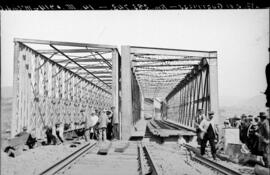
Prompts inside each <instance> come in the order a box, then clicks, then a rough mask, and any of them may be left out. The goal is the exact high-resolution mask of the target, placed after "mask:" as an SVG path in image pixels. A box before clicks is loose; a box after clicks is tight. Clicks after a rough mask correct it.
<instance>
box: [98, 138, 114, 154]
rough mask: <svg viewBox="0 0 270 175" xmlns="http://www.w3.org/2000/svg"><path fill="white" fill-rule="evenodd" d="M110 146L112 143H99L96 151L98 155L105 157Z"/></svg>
mask: <svg viewBox="0 0 270 175" xmlns="http://www.w3.org/2000/svg"><path fill="white" fill-rule="evenodd" d="M111 146H112V143H111V142H107V141H106V142H100V144H99V149H98V152H97V153H98V154H101V155H106V154H108V152H109V150H110V148H111Z"/></svg>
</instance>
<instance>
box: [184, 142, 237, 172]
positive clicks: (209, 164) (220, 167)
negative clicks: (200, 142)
mask: <svg viewBox="0 0 270 175" xmlns="http://www.w3.org/2000/svg"><path fill="white" fill-rule="evenodd" d="M184 146H185V147H186V148H187V149H188V150H189V151H191V152H193V153H194V154H191V155H193V156H192V159H193V160H195V161H197V162H200V163H201V164H203V165H205V166H207V167H210V168H212V169H214V170H216V171H218V172H219V173H221V174H225V175H241V174H242V173H240V172H237V171H236V170H233V169H231V168H228V167H226V166H223V165H221V164H219V163H217V162H215V161H212V160H210V159H208V158H206V157H203V156H201V155H200V154H198V152H197V151H196V148H194V147H192V146H190V145H187V144H185V145H184Z"/></svg>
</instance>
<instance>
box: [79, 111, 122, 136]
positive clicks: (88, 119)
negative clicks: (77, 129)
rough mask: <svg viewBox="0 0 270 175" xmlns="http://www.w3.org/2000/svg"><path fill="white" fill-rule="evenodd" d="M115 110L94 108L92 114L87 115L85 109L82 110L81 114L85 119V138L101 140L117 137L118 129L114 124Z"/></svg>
mask: <svg viewBox="0 0 270 175" xmlns="http://www.w3.org/2000/svg"><path fill="white" fill-rule="evenodd" d="M113 110H114V107H111V110H102V111H98V110H93V111H91V112H90V115H87V114H86V112H85V110H81V111H80V112H81V114H82V116H83V118H84V119H85V123H84V124H85V126H84V137H85V140H86V141H88V140H89V139H94V138H96V139H98V140H99V141H105V140H107V139H108V140H111V139H113V138H116V135H117V133H116V132H117V131H116V127H117V126H114V125H113Z"/></svg>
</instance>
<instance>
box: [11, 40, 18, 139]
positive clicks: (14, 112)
mask: <svg viewBox="0 0 270 175" xmlns="http://www.w3.org/2000/svg"><path fill="white" fill-rule="evenodd" d="M18 56H19V43H17V42H15V43H14V62H13V67H14V68H13V104H12V109H13V110H12V119H11V137H13V136H14V135H15V134H16V129H17V125H18V124H17V120H16V119H17V115H18V110H17V109H18V100H19V94H18V90H19V81H18V76H19V60H18Z"/></svg>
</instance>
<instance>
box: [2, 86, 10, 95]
mask: <svg viewBox="0 0 270 175" xmlns="http://www.w3.org/2000/svg"><path fill="white" fill-rule="evenodd" d="M12 94H13V88H12V86H5V87H1V98H10V97H12Z"/></svg>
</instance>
